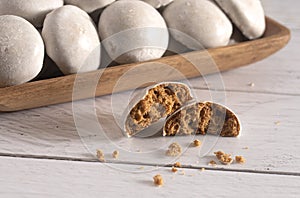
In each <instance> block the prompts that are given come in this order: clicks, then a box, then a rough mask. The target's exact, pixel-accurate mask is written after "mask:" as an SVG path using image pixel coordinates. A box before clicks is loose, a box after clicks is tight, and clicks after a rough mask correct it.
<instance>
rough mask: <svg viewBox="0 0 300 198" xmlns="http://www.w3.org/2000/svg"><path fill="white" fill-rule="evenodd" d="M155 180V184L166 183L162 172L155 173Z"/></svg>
mask: <svg viewBox="0 0 300 198" xmlns="http://www.w3.org/2000/svg"><path fill="white" fill-rule="evenodd" d="M153 180H154V184H155V185H156V186H162V185H164V180H163V178H162V176H161V175H160V174H158V175H155V176H154V177H153Z"/></svg>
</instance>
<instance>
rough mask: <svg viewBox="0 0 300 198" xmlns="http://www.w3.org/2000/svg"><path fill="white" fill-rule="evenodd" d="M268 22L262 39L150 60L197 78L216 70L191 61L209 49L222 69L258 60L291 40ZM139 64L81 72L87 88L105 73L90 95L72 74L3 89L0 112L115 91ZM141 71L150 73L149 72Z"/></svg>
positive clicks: (200, 58)
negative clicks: (75, 92) (76, 85)
mask: <svg viewBox="0 0 300 198" xmlns="http://www.w3.org/2000/svg"><path fill="white" fill-rule="evenodd" d="M266 22H267V29H266V32H265V34H264V36H263V37H262V38H260V39H257V40H253V41H246V42H242V43H239V44H235V45H230V46H226V47H219V48H213V49H208V50H207V51H193V52H189V53H186V54H183V56H182V55H172V56H166V57H163V58H161V59H157V60H153V61H148V62H146V63H147V64H153V65H157V63H162V64H166V65H169V66H172V67H174V68H175V69H177V70H178V71H180V72H181V73H182V74H183V75H184V76H185V77H187V78H193V77H197V76H201V75H205V74H210V73H214V72H216V69H210V68H206V69H202V70H201V73H199V71H198V70H196V69H195V67H194V66H193V65H192V64H191V62H190V61H188V60H193V62H196V63H197V64H203V65H205V64H206V62H207V52H208V53H209V54H210V56H211V58H213V60H214V61H215V63H216V65H217V67H218V69H219V71H225V70H230V69H234V68H238V67H241V66H244V65H248V64H251V63H254V62H257V61H259V60H262V59H264V58H266V57H268V56H270V55H271V54H273V53H275V52H276V51H278V50H280V49H281V48H283V47H284V46H285V45H286V44H287V43H288V41H289V39H290V31H289V30H288V29H287V28H286V27H284V26H283V25H281V24H279V23H277V22H276V21H274V20H272V19H270V18H268V17H266ZM184 57H186V58H187V59H188V60H187V59H186V58H184ZM138 64H140V63H134V64H126V65H120V66H114V67H109V68H106V69H105V70H104V71H101V70H97V71H94V72H89V73H84V74H80V75H79V77H80V83H81V87H82V89H83V90H84V89H85V86H88V84H89V83H90V79H97V78H98V77H99V73H101V72H103V74H102V76H101V79H100V80H99V82H98V85H97V87H96V91H95V93H93V94H90V93H88V92H83V93H82V94H80V95H78V96H77V97H76V98H72V95H73V86H74V81H75V79H76V75H68V76H63V77H57V78H51V79H46V80H39V81H35V82H29V83H25V84H22V85H18V86H12V87H6V88H0V112H11V111H19V110H24V109H31V108H36V107H42V106H47V105H53V104H59V103H64V102H70V101H72V100H79V99H85V98H90V97H93V96H102V95H106V94H111V93H112V91H113V89H114V86H115V84H116V82H117V81H118V79H119V78H120V77H121V76H122V75H123V74H124V73H125V72H126V71H128V70H130V69H132V68H134V67H135V66H136V65H138ZM201 68H205V67H201ZM141 72H142V73H143V72H144V73H147V71H141ZM77 77H78V76H77ZM163 80H178V77H177V76H172V75H168V76H165V78H164V79H163ZM132 81H134V79H132ZM145 86H146V85H145ZM134 87H135V85H134V83H131V82H129V81H128V83H125V84H123V86H122V87H119V89H118V90H114V91H125V90H130V89H132V88H134Z"/></svg>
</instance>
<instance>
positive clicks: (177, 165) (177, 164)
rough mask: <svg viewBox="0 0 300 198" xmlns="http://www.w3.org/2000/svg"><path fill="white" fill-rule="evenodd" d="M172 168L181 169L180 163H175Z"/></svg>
mask: <svg viewBox="0 0 300 198" xmlns="http://www.w3.org/2000/svg"><path fill="white" fill-rule="evenodd" d="M173 166H174V167H177V168H181V164H180V162H175V163H174V165H173Z"/></svg>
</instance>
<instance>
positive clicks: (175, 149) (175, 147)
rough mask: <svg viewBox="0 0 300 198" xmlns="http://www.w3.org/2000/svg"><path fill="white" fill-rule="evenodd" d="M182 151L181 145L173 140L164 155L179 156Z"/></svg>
mask: <svg viewBox="0 0 300 198" xmlns="http://www.w3.org/2000/svg"><path fill="white" fill-rule="evenodd" d="M181 152H182V149H181V146H180V145H179V144H178V143H176V142H174V143H172V144H170V146H169V148H168V150H167V152H166V155H168V156H172V157H176V156H179V155H180V154H181Z"/></svg>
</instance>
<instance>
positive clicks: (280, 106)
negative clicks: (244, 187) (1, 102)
mask: <svg viewBox="0 0 300 198" xmlns="http://www.w3.org/2000/svg"><path fill="white" fill-rule="evenodd" d="M210 94H212V93H209V92H207V91H205V90H204V91H199V92H198V95H200V96H202V97H203V98H205V99H210ZM226 94H227V98H226V100H227V105H228V106H229V107H230V108H231V109H233V110H234V111H236V113H237V114H238V115H239V116H240V118H241V121H242V125H243V132H242V136H241V137H239V138H219V139H217V138H216V137H215V136H205V137H204V136H197V138H198V139H200V140H202V141H204V140H205V142H204V146H203V147H204V149H202V150H201V154H203V151H204V150H206V151H209V153H208V155H207V156H205V157H201V158H200V157H199V152H200V150H199V149H197V148H190V147H187V145H188V144H189V143H191V142H192V140H193V139H194V137H192V136H188V137H176V138H168V137H165V138H163V137H153V138H130V139H128V138H126V137H124V136H123V135H122V133H121V131H120V130H119V129H118V127H117V126H116V125H115V124H114V122H113V119H114V118H113V117H112V116H111V115H110V109H109V106H110V99H109V98H110V96H106V97H102V98H98V99H97V109H98V110H100V111H99V112H98V117H99V119H100V120H101V123H102V124H103V127H104V128H105V133H102V132H101V129H99V128H97V127H94V123H93V122H91V120H92V119H93V117H91V116H90V113H88V112H87V111H88V108H89V106H88V101H81V102H78V104H80V106H79V107H81V109H80V111H81V112H82V113H83V116H82V117H81V120H82V121H83V123H84V125H85V126H87V127H86V129H87V131H86V132H85V133H82V132H80V135H81V136H82V137H83V143H84V144H82V142H81V140H80V138H79V135H78V133H77V131H76V128H75V126H74V121H73V116H72V111H71V105H70V104H62V105H57V106H52V107H45V108H40V109H35V110H31V111H23V112H18V113H8V114H1V115H0V123H1V129H0V130H1V133H0V140H1V142H0V153H2V154H6V155H7V154H12V155H15V154H17V155H36V156H44V157H63V158H64V157H65V158H77V159H82V160H95V158H94V156H92V155H94V154H95V150H96V149H97V148H100V149H103V150H104V152H105V153H106V156H109V157H108V158H107V160H112V161H113V162H117V161H116V160H113V159H112V157H110V155H111V153H112V152H113V151H114V150H119V151H120V153H121V154H120V159H119V160H118V161H119V162H126V163H146V164H171V163H173V162H174V161H180V162H181V163H182V164H185V165H187V166H189V165H192V166H196V167H203V166H206V167H207V166H208V165H207V164H208V162H209V161H210V160H211V159H213V156H212V153H213V151H216V150H219V149H222V150H224V151H226V152H229V153H232V154H233V155H244V156H245V158H246V159H247V163H246V164H245V165H242V166H241V165H236V164H234V165H231V166H217V167H216V168H226V169H240V170H260V171H279V172H287V173H288V172H292V173H293V172H297V173H299V170H300V157H299V148H298V147H297V146H296V145H299V144H300V138H299V135H300V134H299V131H298V128H299V126H300V121H299V119H298V118H299V115H300V106H299V100H300V97H295V96H281V95H271V94H249V93H236V92H227V93H226ZM123 96H124V95H123ZM119 98H121V97H119ZM121 100H123V98H121ZM114 105H116V104H114ZM278 121H280V124H279V125H276V122H278ZM77 124H78V123H77ZM103 134H105V136H104V135H103ZM216 140H217V142H216V143H214V141H216ZM174 141H177V142H179V143H180V144H181V145H182V146H183V148H184V149H187V150H186V151H185V153H184V154H183V155H182V156H181V157H180V158H179V159H174V158H169V157H166V156H165V155H164V152H165V150H166V147H167V146H168V145H169V144H170V143H172V142H174ZM244 147H249V149H248V150H245V149H243V148H244ZM210 148H211V150H209V149H210Z"/></svg>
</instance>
